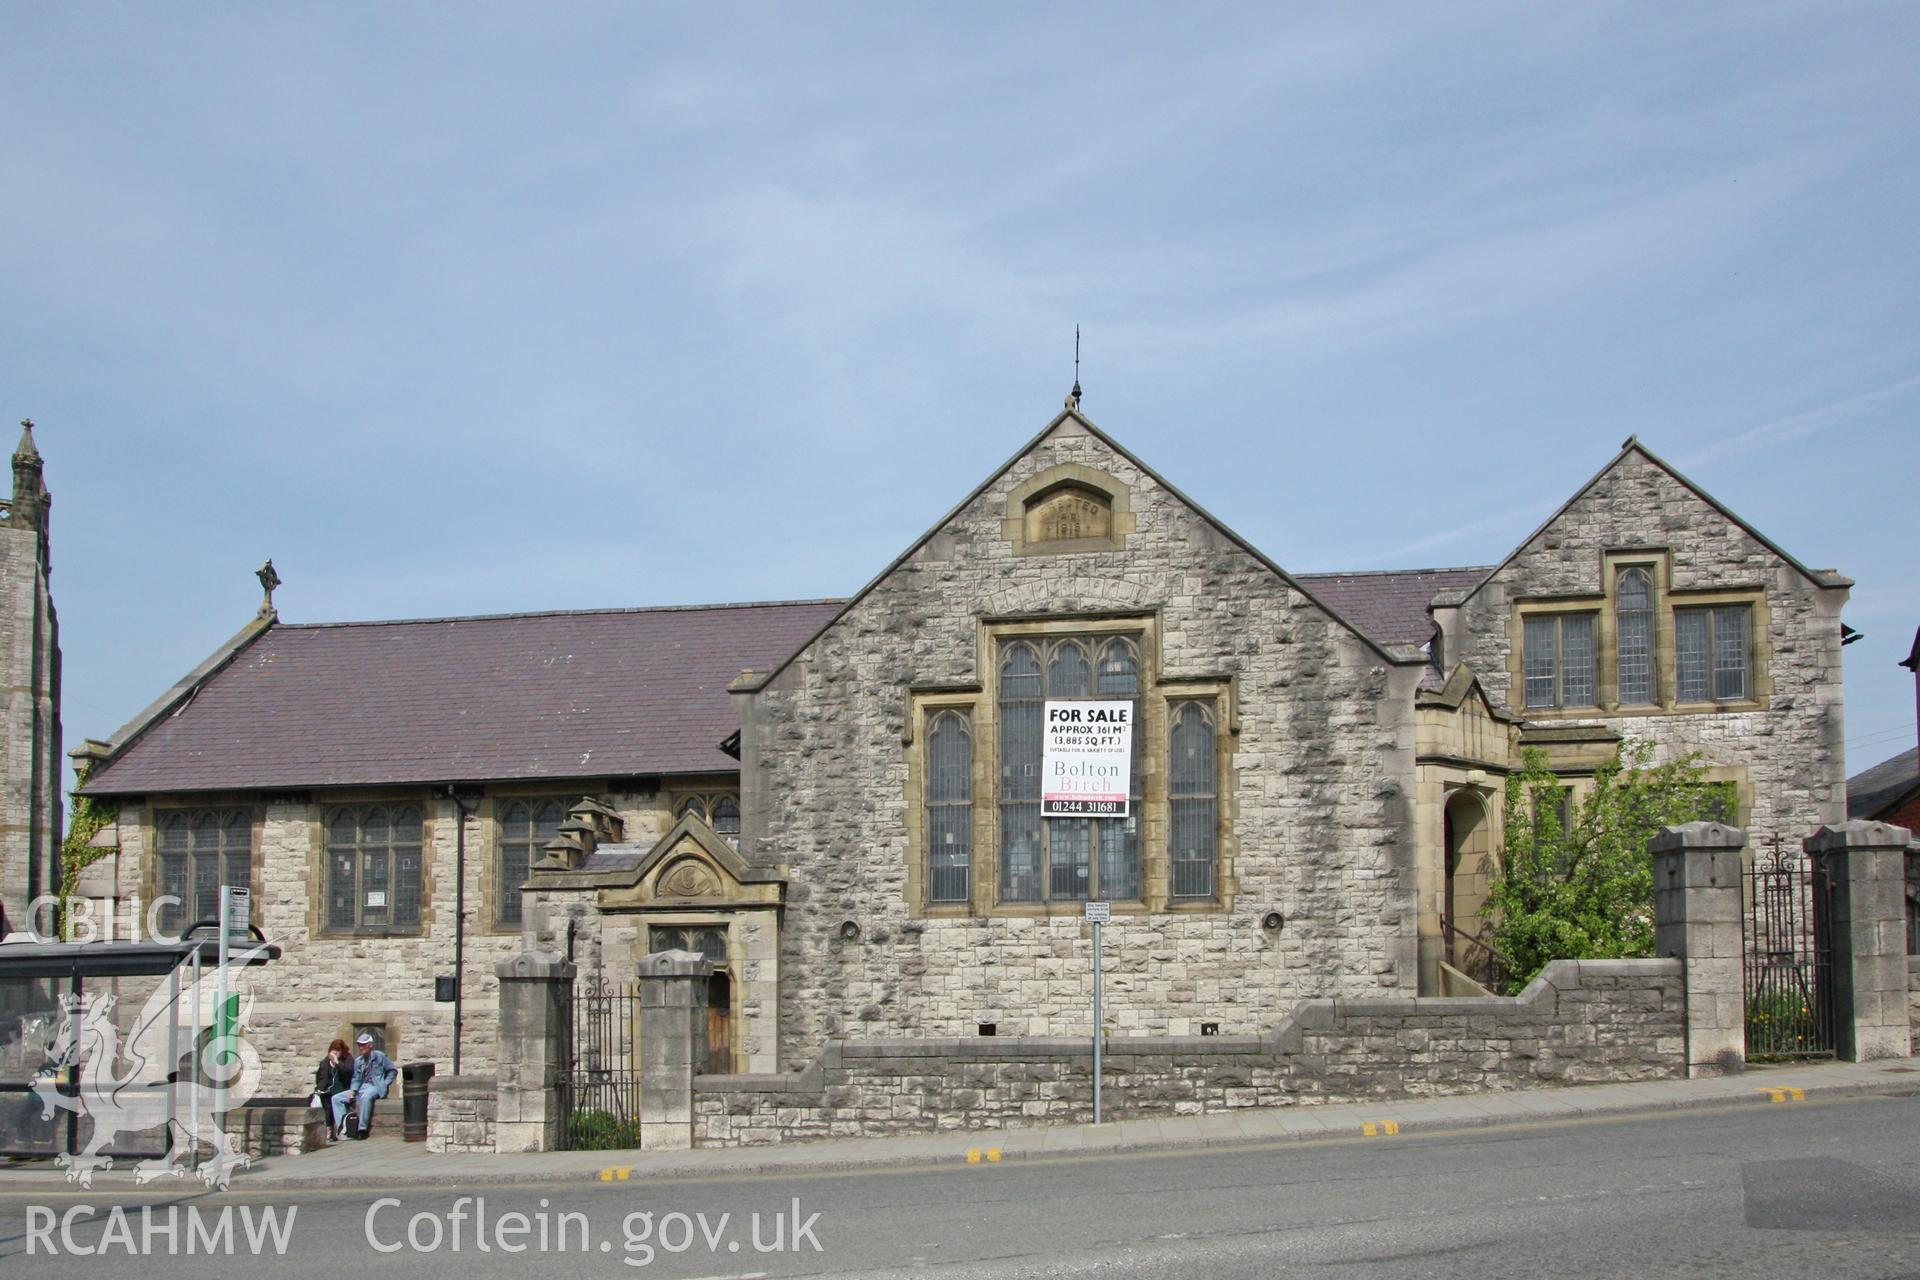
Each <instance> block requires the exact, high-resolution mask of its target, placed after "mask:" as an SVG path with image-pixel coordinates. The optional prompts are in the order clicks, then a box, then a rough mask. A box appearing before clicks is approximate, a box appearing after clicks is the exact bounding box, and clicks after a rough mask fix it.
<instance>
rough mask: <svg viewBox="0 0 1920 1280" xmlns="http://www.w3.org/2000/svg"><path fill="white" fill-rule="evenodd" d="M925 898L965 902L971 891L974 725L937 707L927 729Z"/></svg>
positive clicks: (960, 714) (933, 900)
mask: <svg viewBox="0 0 1920 1280" xmlns="http://www.w3.org/2000/svg"><path fill="white" fill-rule="evenodd" d="M926 809H927V900H928V901H929V902H966V901H967V900H968V899H969V897H970V896H971V894H972V892H973V728H972V726H971V725H970V724H968V722H967V717H966V716H965V714H963V713H962V712H959V711H942V712H940V713H939V714H938V715H936V716H934V717H933V721H932V723H931V724H930V725H929V726H928V727H927V770H926Z"/></svg>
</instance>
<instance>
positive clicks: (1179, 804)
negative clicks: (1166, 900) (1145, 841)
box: [1167, 702, 1220, 898]
mask: <svg viewBox="0 0 1920 1280" xmlns="http://www.w3.org/2000/svg"><path fill="white" fill-rule="evenodd" d="M1171 719H1172V722H1173V735H1172V749H1173V750H1172V759H1171V761H1170V762H1169V765H1170V767H1169V770H1168V776H1167V797H1168V800H1167V804H1168V808H1169V810H1170V813H1169V816H1170V818H1171V819H1172V824H1173V837H1172V841H1171V845H1170V848H1169V850H1168V854H1169V860H1170V862H1171V864H1172V881H1173V883H1172V891H1173V896H1174V897H1176V898H1211V897H1212V896H1213V868H1214V864H1215V861H1216V858H1217V855H1218V853H1219V830H1220V790H1219V784H1218V783H1217V782H1216V780H1215V779H1216V776H1217V774H1218V769H1219V766H1218V757H1217V755H1216V745H1215V743H1216V739H1215V737H1214V731H1213V707H1212V706H1211V704H1208V703H1205V702H1178V703H1175V704H1174V705H1173V710H1172V715H1171Z"/></svg>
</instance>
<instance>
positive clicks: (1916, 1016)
mask: <svg viewBox="0 0 1920 1280" xmlns="http://www.w3.org/2000/svg"><path fill="white" fill-rule="evenodd" d="M1907 1007H1908V1009H1909V1010H1911V1012H1912V1016H1913V1025H1914V1027H1915V1029H1916V1030H1920V956H1908V957H1907Z"/></svg>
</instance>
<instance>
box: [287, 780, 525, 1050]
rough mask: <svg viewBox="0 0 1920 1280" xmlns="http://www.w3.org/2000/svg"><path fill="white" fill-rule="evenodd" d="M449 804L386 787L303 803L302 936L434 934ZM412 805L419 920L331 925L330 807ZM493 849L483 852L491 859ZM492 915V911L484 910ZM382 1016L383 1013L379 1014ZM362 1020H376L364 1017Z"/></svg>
mask: <svg viewBox="0 0 1920 1280" xmlns="http://www.w3.org/2000/svg"><path fill="white" fill-rule="evenodd" d="M447 803H448V801H447V798H446V797H445V796H444V795H435V794H434V793H433V792H432V791H419V790H413V789H407V790H402V791H390V790H378V791H375V790H367V791H359V790H346V791H339V792H327V793H326V794H324V795H316V796H314V797H313V799H312V801H311V802H310V803H309V804H308V805H307V811H308V812H307V870H308V875H309V877H310V879H309V881H308V883H309V884H310V885H311V886H313V888H314V891H313V892H311V893H309V894H308V895H307V934H308V937H310V938H312V939H314V940H315V941H318V940H320V939H331V940H336V941H340V942H350V941H355V940H367V939H380V938H426V937H431V936H432V935H433V932H434V925H435V920H434V888H435V885H434V879H435V877H434V866H435V864H436V863H437V862H438V861H439V847H438V846H439V836H440V824H441V820H442V819H441V810H442V807H443V806H444V805H446V804H447ZM375 804H379V805H397V804H411V805H415V806H417V807H418V808H419V810H420V924H419V926H418V927H416V928H406V929H335V928H331V927H329V925H328V924H327V889H326V887H327V874H328V871H329V868H328V866H327V820H326V815H327V814H328V813H329V812H330V811H332V810H334V809H352V808H364V807H366V806H368V805H375ZM473 852H474V851H473V850H472V849H469V850H467V856H468V857H469V858H471V857H472V856H473ZM492 853H493V851H492V850H491V849H489V850H487V854H488V856H489V857H490V858H491V856H492ZM485 914H486V915H489V916H490V915H491V914H492V913H491V912H486V913H485ZM382 1016H384V1015H382ZM366 1020H367V1021H379V1020H380V1019H378V1018H369V1019H366Z"/></svg>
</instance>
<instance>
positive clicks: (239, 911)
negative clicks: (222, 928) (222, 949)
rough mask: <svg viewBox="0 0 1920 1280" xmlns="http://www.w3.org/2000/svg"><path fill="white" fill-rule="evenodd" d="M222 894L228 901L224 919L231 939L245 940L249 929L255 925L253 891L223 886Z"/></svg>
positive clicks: (233, 886) (225, 904) (221, 887)
mask: <svg viewBox="0 0 1920 1280" xmlns="http://www.w3.org/2000/svg"><path fill="white" fill-rule="evenodd" d="M220 893H221V895H222V896H223V897H224V898H225V899H226V901H225V903H224V904H223V905H224V906H225V908H226V910H225V912H224V918H225V920H226V922H227V936H228V937H229V938H240V939H245V938H246V936H247V932H248V927H249V926H250V925H252V923H253V890H251V889H247V888H241V887H238V886H235V885H221V886H220Z"/></svg>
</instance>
